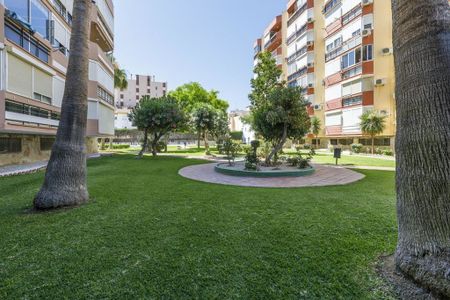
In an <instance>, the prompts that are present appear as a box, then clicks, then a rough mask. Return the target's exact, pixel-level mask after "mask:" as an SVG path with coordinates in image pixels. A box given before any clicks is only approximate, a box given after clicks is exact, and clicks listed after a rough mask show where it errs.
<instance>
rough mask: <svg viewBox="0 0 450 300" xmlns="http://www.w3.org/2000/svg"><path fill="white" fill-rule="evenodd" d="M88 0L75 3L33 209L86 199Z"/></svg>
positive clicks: (78, 0)
mask: <svg viewBox="0 0 450 300" xmlns="http://www.w3.org/2000/svg"><path fill="white" fill-rule="evenodd" d="M91 5H92V4H91V0H75V1H74V8H73V25H72V34H71V40H70V50H71V51H70V57H69V66H68V69H67V76H66V85H65V90H64V97H63V102H62V107H61V120H60V122H59V127H58V131H57V135H56V141H55V143H54V145H53V148H52V153H51V156H50V160H49V163H48V166H47V171H46V174H45V181H44V184H43V186H42V187H41V189H40V191H39V193H38V194H37V195H36V197H35V199H34V207H35V209H52V208H58V207H64V206H74V205H79V204H82V203H85V202H87V201H88V199H89V194H88V190H87V182H86V176H87V171H86V145H85V138H86V123H87V94H88V68H89V44H88V37H89V30H90V22H89V16H90V9H91Z"/></svg>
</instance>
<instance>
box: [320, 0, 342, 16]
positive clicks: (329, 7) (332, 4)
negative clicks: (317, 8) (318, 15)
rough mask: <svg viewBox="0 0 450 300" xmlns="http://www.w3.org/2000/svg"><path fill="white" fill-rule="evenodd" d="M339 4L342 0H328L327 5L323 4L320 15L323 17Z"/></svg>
mask: <svg viewBox="0 0 450 300" xmlns="http://www.w3.org/2000/svg"><path fill="white" fill-rule="evenodd" d="M341 3H342V0H329V1H328V2H327V3H325V6H324V8H323V10H322V13H323V14H324V15H326V14H328V13H329V12H330V11H332V10H333V9H334V8H335V7H337V6H338V5H340V4H341Z"/></svg>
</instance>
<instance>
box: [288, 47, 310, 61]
mask: <svg viewBox="0 0 450 300" xmlns="http://www.w3.org/2000/svg"><path fill="white" fill-rule="evenodd" d="M307 51H308V47H307V46H305V47H303V48H301V49H299V50H297V52H295V53H294V54H292V55H291V56H289V57H288V58H287V59H286V61H287V63H288V64H291V63H293V62H294V61H296V60H297V58H299V57H301V56H303V55H304V54H305V53H306V52H307Z"/></svg>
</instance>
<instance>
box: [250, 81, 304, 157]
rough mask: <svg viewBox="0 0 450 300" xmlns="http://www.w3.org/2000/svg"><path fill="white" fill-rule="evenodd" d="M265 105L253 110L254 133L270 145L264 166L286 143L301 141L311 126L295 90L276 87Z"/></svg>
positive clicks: (298, 91) (299, 90)
mask: <svg viewBox="0 0 450 300" xmlns="http://www.w3.org/2000/svg"><path fill="white" fill-rule="evenodd" d="M267 100H268V101H267V102H266V103H265V104H264V105H260V106H259V107H257V108H254V109H253V112H252V113H253V123H254V124H253V125H254V129H255V130H256V131H257V132H258V133H259V134H260V135H261V136H262V137H263V138H264V139H265V140H266V141H268V142H270V143H271V144H272V151H271V153H270V154H269V155H268V156H267V157H266V164H267V165H270V164H271V162H272V159H273V157H274V156H275V155H277V154H278V153H279V152H280V151H281V150H282V149H283V146H284V144H285V143H286V140H287V139H288V138H290V139H300V138H302V137H303V136H304V135H305V134H306V133H307V132H308V130H309V128H310V126H311V123H310V118H309V116H308V113H307V111H306V101H305V99H304V98H303V95H302V90H301V89H300V88H298V87H282V86H280V87H276V88H275V89H274V90H273V91H272V92H271V93H270V94H269V95H268V98H267Z"/></svg>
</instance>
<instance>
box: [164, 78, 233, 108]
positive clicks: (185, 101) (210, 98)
mask: <svg viewBox="0 0 450 300" xmlns="http://www.w3.org/2000/svg"><path fill="white" fill-rule="evenodd" d="M169 95H170V96H171V97H172V98H174V99H176V100H177V101H178V103H179V104H180V105H181V107H182V108H183V110H184V111H185V112H186V113H187V114H191V113H192V112H193V111H194V109H195V108H196V107H197V105H198V104H200V103H204V104H210V105H211V106H212V107H214V108H216V109H220V110H222V111H226V110H227V109H228V102H227V101H225V100H222V99H219V97H218V96H219V92H218V91H215V90H212V91H207V90H206V89H204V88H203V87H202V85H201V84H200V83H198V82H191V83H187V84H184V85H182V86H180V87H178V88H177V89H176V90H175V91H172V92H170V93H169Z"/></svg>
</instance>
